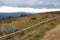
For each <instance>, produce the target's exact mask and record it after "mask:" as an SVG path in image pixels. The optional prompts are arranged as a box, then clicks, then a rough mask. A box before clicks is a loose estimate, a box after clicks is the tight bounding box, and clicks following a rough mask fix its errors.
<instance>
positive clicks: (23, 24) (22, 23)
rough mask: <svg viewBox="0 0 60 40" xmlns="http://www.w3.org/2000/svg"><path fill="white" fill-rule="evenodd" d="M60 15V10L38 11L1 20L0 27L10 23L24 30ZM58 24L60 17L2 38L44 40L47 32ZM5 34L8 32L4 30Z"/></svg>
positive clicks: (10, 39) (8, 39)
mask: <svg viewBox="0 0 60 40" xmlns="http://www.w3.org/2000/svg"><path fill="white" fill-rule="evenodd" d="M58 16H60V11H54V12H45V13H37V14H34V15H31V16H28V17H27V16H25V17H18V18H10V19H6V20H0V28H1V27H2V26H4V25H5V24H10V25H12V26H15V27H16V28H17V29H18V30H22V29H25V28H27V27H29V26H32V25H35V24H37V23H40V22H43V21H46V20H48V19H51V18H54V17H58ZM56 25H60V18H57V19H54V20H51V21H48V22H45V23H42V24H40V25H36V26H35V27H34V28H31V29H28V30H25V31H23V32H21V33H17V34H14V35H11V36H9V37H5V38H2V39H1V40H42V38H43V37H44V35H45V33H46V32H48V31H50V30H51V29H53V28H54V27H56ZM1 33H2V32H1ZM5 34H7V33H5V32H4V34H2V35H5ZM0 35H1V34H0Z"/></svg>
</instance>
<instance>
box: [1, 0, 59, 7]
mask: <svg viewBox="0 0 60 40" xmlns="http://www.w3.org/2000/svg"><path fill="white" fill-rule="evenodd" d="M0 6H14V7H32V8H60V0H0Z"/></svg>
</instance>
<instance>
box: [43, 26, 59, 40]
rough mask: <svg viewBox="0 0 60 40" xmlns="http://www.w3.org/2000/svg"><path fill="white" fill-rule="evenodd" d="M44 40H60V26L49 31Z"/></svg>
mask: <svg viewBox="0 0 60 40" xmlns="http://www.w3.org/2000/svg"><path fill="white" fill-rule="evenodd" d="M43 40H60V25H57V26H56V27H55V28H54V29H52V30H50V31H48V32H47V33H46V35H45V36H44V38H43Z"/></svg>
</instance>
